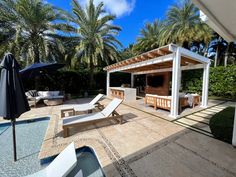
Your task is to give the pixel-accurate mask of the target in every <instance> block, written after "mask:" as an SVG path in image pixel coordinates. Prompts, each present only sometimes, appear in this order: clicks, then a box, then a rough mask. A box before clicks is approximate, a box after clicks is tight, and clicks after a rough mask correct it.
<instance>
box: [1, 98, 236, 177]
mask: <svg viewBox="0 0 236 177" xmlns="http://www.w3.org/2000/svg"><path fill="white" fill-rule="evenodd" d="M89 100H90V99H79V100H70V101H69V102H67V103H66V104H67V105H70V104H75V103H84V102H86V101H89ZM142 101H143V100H140V102H139V103H141V102H142ZM109 102H110V100H108V99H104V100H102V101H101V103H102V104H104V105H107V104H108V103H109ZM219 103H221V102H218V101H212V102H211V103H210V105H211V106H214V105H215V104H219ZM133 104H134V103H133ZM227 105H228V103H227V104H226V103H224V104H221V105H219V106H217V107H212V108H209V110H208V109H206V110H203V111H202V112H198V113H195V114H194V115H189V116H187V118H188V117H189V118H192V119H194V120H195V119H196V121H199V120H202V121H205V122H207V121H209V118H210V117H211V115H213V114H214V113H215V112H217V111H220V110H222V109H223V108H224V107H226V106H227ZM61 107H63V105H60V106H54V107H42V108H36V109H32V110H31V111H30V112H28V113H27V114H25V117H22V119H23V118H24V119H25V118H26V117H28V118H31V117H32V118H34V117H36V116H37V117H43V116H45V115H47V116H48V115H49V116H50V121H49V126H48V130H47V133H46V135H45V139H44V143H43V145H42V148H41V152H40V155H39V158H45V157H48V156H52V155H56V154H58V153H60V152H61V151H62V150H63V149H64V148H65V147H66V146H67V145H68V144H69V143H70V142H72V141H74V142H75V146H76V148H79V147H82V146H89V147H92V148H93V149H94V151H95V152H96V154H97V157H98V160H99V162H100V163H101V166H102V168H103V170H104V173H105V174H106V176H107V177H110V176H112V177H113V176H114V177H118V176H125V177H126V176H127V177H128V176H132V177H133V176H138V177H139V176H140V177H145V176H147V177H152V176H153V177H157V176H160V177H163V176H168V177H178V176H181V177H182V176H192V177H206V176H209V177H211V176H216V177H217V176H225V177H231V176H234V175H235V174H236V165H235V164H236V163H235V159H236V151H235V149H234V148H232V147H231V146H230V145H228V144H226V143H223V142H220V141H218V140H215V139H213V138H210V137H208V136H205V135H201V134H199V133H197V132H193V131H191V130H189V129H186V128H185V127H183V126H180V125H177V124H175V122H170V121H167V120H169V119H170V118H168V114H169V112H168V111H161V110H158V111H155V110H154V109H153V108H151V107H145V106H144V104H143V103H142V104H140V105H139V106H136V108H131V107H129V106H127V105H124V104H122V105H121V106H120V107H119V108H118V112H119V113H121V114H123V115H124V119H125V120H126V122H125V123H124V124H122V125H120V124H117V123H115V122H113V121H106V122H101V123H98V124H94V125H90V126H86V127H84V126H82V127H78V128H72V129H71V131H70V136H69V137H67V138H63V137H62V120H61V118H60V108H61ZM138 109H141V110H138ZM147 110H148V111H150V112H149V113H147V112H145V111H147ZM196 110H201V109H200V108H197V109H196ZM187 112H188V113H191V112H194V111H192V110H188V111H187ZM163 113H164V114H163ZM185 113H186V112H185ZM160 115H162V116H160ZM198 116H199V117H198ZM160 117H161V118H160ZM163 119H165V120H163ZM0 121H1V120H0ZM177 121H183V122H185V123H189V124H190V125H194V126H195V125H197V126H199V127H201V128H202V129H203V130H206V131H209V127H208V126H207V125H206V124H203V125H204V126H203V125H202V124H199V123H198V122H196V121H190V122H189V120H187V119H184V118H181V119H178V120H177ZM200 125H202V126H200Z"/></svg>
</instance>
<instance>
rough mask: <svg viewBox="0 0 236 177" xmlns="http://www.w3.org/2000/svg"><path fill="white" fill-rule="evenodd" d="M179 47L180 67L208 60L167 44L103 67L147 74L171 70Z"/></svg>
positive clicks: (196, 66)
mask: <svg viewBox="0 0 236 177" xmlns="http://www.w3.org/2000/svg"><path fill="white" fill-rule="evenodd" d="M177 49H179V51H180V54H181V63H180V65H181V69H183V70H185V69H186V70H187V69H197V68H203V64H205V63H209V62H210V60H209V59H208V58H206V57H203V56H201V55H199V54H196V53H194V52H191V51H190V50H187V49H184V48H182V47H179V46H177V45H175V44H169V45H166V46H163V47H160V48H157V49H154V50H151V51H148V52H146V53H143V54H141V55H138V56H135V57H132V58H130V59H127V60H124V61H120V62H118V63H115V64H112V65H109V66H107V67H105V68H104V70H105V71H108V72H127V73H133V74H147V73H154V72H166V71H172V66H173V60H175V54H176V52H177Z"/></svg>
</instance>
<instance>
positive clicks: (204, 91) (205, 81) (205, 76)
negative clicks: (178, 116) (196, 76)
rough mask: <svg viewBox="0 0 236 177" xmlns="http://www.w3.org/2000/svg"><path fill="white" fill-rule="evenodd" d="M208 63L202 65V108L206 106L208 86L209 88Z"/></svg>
mask: <svg viewBox="0 0 236 177" xmlns="http://www.w3.org/2000/svg"><path fill="white" fill-rule="evenodd" d="M209 72H210V63H206V64H204V70H203V83H202V105H201V106H202V107H204V108H205V107H207V105H208V86H209Z"/></svg>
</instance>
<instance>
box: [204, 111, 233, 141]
mask: <svg viewBox="0 0 236 177" xmlns="http://www.w3.org/2000/svg"><path fill="white" fill-rule="evenodd" d="M234 112H235V108H234V107H227V108H225V109H224V110H222V111H220V112H218V113H217V114H215V115H214V116H212V118H211V120H210V123H209V126H210V129H211V132H212V134H213V135H214V137H215V138H217V139H219V140H222V141H225V142H228V143H231V142H232V135H233V123H234Z"/></svg>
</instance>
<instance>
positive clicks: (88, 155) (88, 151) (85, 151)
mask: <svg viewBox="0 0 236 177" xmlns="http://www.w3.org/2000/svg"><path fill="white" fill-rule="evenodd" d="M76 156H77V165H76V166H75V168H74V169H73V170H72V171H71V172H70V173H69V174H68V176H67V177H74V176H76V174H77V173H78V172H79V171H80V170H82V172H83V177H105V175H104V173H103V170H102V168H101V166H100V164H99V162H98V159H97V157H96V154H95V152H94V151H93V149H92V148H90V147H87V146H85V147H82V148H79V149H76ZM54 158H55V157H50V158H47V159H44V160H42V161H41V164H42V165H43V166H47V165H48V164H49V163H50V162H52V161H53V159H54Z"/></svg>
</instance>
